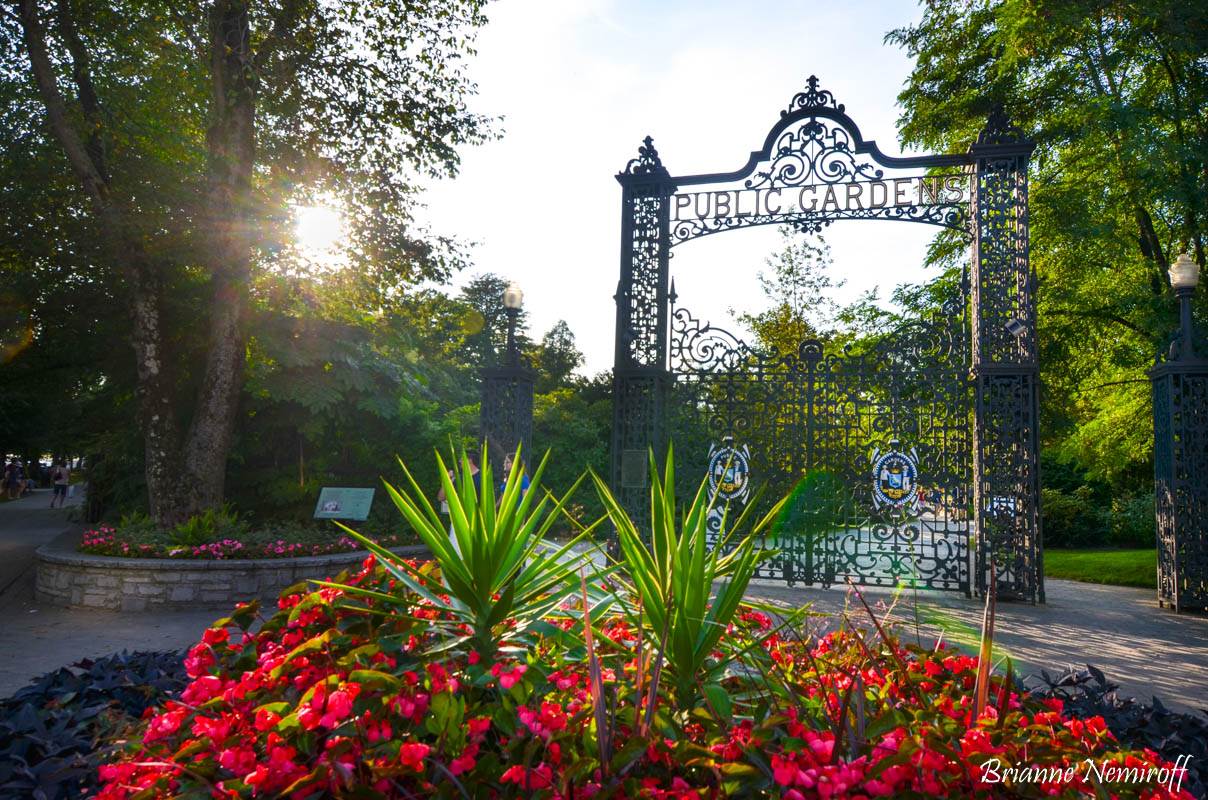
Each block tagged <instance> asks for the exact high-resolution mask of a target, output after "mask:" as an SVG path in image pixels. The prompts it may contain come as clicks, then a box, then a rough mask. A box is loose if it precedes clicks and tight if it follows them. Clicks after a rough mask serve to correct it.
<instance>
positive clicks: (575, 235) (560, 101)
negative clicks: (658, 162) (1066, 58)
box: [420, 0, 938, 375]
mask: <svg viewBox="0 0 1208 800" xmlns="http://www.w3.org/2000/svg"><path fill="white" fill-rule="evenodd" d="M487 15H488V18H489V20H490V22H489V23H488V24H487V26H486V27H485V28H483V29H482V30H481V31H480V32H479V34H478V38H477V50H478V53H477V55H476V56H475V57H474V58H473V59H472V60H471V61H470V63H469V64H468V72H469V75H470V77H471V79H472V80H474V81H475V82H476V83H477V84H478V91H479V93H478V96H477V97H476V98H474V100H473V101H472V103H471V108H472V109H473V110H475V111H477V112H478V113H482V114H486V115H489V116H496V117H498V116H502V117H503V119H502V121H501V122H500V123H499V124H498V127H499V128H500V129H502V131H503V137H502V138H501V139H499V140H498V141H492V142H488V143H486V144H484V145H481V146H478V147H470V148H465V149H463V151H462V163H461V168H460V172H459V175H458V176H457V177H456V178H454V179H444V180H441V181H438V182H435V183H432V184H430V185H429V186H427V187H426V192H425V202H426V205H427V208H426V210H425V211H424V212H423V213H422V214H421V216H420V219H421V220H423V221H425V222H426V223H427V224H429V225H430V226H431V227H432V229H433V230H434V231H435V232H438V233H441V234H446V235H453V236H455V237H457V238H458V239H459V240H461V241H463V242H468V243H473V247H472V248H471V250H470V258H471V260H472V262H473V264H474V266H473V267H472V268H470V269H468V270H466V271H464V272H462V273H459V274H458V275H457V276H456V277H455V278H454V288H453V291H456V289H457V287H460V286H461V285H464V284H465V283H468V282H469V281H470V280H471V279H473V278H474V277H475V276H476V275H479V274H482V273H487V272H491V273H495V274H498V275H501V276H503V277H505V278H507V279H509V280H514V281H515V282H516V283H517V284H519V286H520V287H521V288H522V289H523V290H524V307H525V309H526V310H527V311H528V312H529V319H530V329H531V335H532V336H533V338H535V339H540V337H541V336H542V334H544V333H545V332H546V331H548V330H549V329H550V328H551V327H552V326H553V325H554V324H555V323H556V322H558V320H565V321H566V322H567V324H568V325H569V326H570V329H571V331H572V332H573V333H574V335H575V340H576V344H577V346H578V348H579V349H580V350H581V351H582V352H583V353H584V356H585V363H584V366H583V367H582V368H581V369H580V372H581V373H582V374H584V375H594V374H596V373H598V372H601V371H604V370H607V369H609V368H611V366H612V358H613V336H614V332H615V331H614V328H615V320H616V317H615V313H616V306H615V303H614V301H613V299H612V298H613V295H614V294H615V292H616V288H617V281H618V279H619V276H620V229H621V227H620V226H621V187H620V185H619V184H618V183H617V181H616V178H615V176H616V174H617V173H618V172H620V171H621V170H622V169H623V168H624V167H625V165H626V163H627V162H628V161H629V160H630V159H631V158H634V157H636V156H637V148H638V146H639V145H640V144H641V141H642V139H643V138H644V137H645V136H647V135H650V136H652V137H654V145H655V148H656V149H657V150H658V152H659V155H660V156H661V158H662V161H663V164H664V166H666V167H667V169H668V170H670V172H671V174H672V175H690V174H697V173H712V172H724V171H731V170H736V169H738V168H739V167H741V166H743V165H744V164H745V163H746V161H747V158H748V156H749V154H750V152H751V151H753V150H756V149H758V148H759V147H761V146H762V144H763V141H764V138H765V137H766V136H767V133H768V131H769V130H770V129H771V127H772V126H773V125H774V124H775V123H776V122H777V121H778V119H779V117H780V110H781V109H782V108H785V107H787V106H788V103H789V101H790V100H791V99H792V97H793V95H794V94H796V93H797V92H798V91H800V90H801V89H803V88H804V86H805V84H806V80H807V79H808V78H809V76H810V75H817V76H818V78H819V82H820V88H823V89H828V90H830V91H831V92H833V93H834V95H835V98H836V99H837V100H838V102H840V103H843V104H845V105H846V107H847V113H848V115H849V116H851V117H852V119H853V120H854V121H855V122H856V124H857V125H858V126H859V127H860V130H861V133H862V134H863V136H864V138H866V139H874V140H876V142H877V144H878V145H879V146H880V148H881V150H882V152H884V153H886V154H887V155H899V154H902V152H903V151H902V149H901V148H900V146H899V144H898V140H897V129H896V125H895V123H896V120H897V117H898V116H899V114H900V109H899V108H898V107H897V101H896V98H897V94H898V92H899V91H901V89H902V87H903V85H904V82H905V81H906V79H907V77H908V76H909V74H910V69H911V61H910V59H909V58H908V57H907V56H906V54H905V52H904V51H903V50H901V49H899V48H898V47H896V46H893V45H888V44H884V43H883V38H884V35H885V33H886V32H888V31H889V30H891V29H893V28H896V27H900V26H903V25H906V24H909V23H911V22H915V21H917V20H918V19H919V18H920V17H921V15H922V9H921V8H920V7H919V6H918V5H916V4H915V3H913V2H909V1H908V0H884V1H883V2H844V0H838V2H835V1H833V0H832V2H829V3H818V2H787V1H784V2H771V1H769V2H759V1H758V0H747V2H744V3H741V4H740V3H736V2H730V3H726V2H712V1H711V0H696V2H678V1H676V2H670V1H669V2H658V1H655V0H645V1H644V2H642V1H639V0H498V1H497V2H494V3H492V4H491V5H489V6H488V9H487ZM937 230H938V229H936V228H933V227H931V226H928V225H917V224H906V223H901V222H885V221H879V222H878V221H867V220H859V221H846V222H839V223H837V224H835V225H832V226H830V227H829V228H828V229H826V231H825V232H824V234H823V235H824V237H825V238H826V240H827V242H828V243H829V244H830V245H831V250H832V256H833V257H834V267H833V268H832V276H833V277H834V278H835V279H837V280H846V281H847V284H846V285H845V286H844V287H843V288H842V289H840V290H837V292H836V295H835V297H834V298H833V299H835V300H836V301H838V302H840V303H844V302H850V301H852V300H855V299H856V298H857V296H858V295H860V294H861V293H863V292H864V291H866V290H868V289H872V288H874V287H880V297H882V298H886V297H888V296H889V295H890V293H891V292H892V290H893V288H894V287H895V286H896V285H898V284H900V283H902V282H917V281H920V280H923V279H924V278H925V277H927V273H926V270H924V268H923V267H922V261H923V256H924V253H925V250H926V246H927V243H928V242H929V241H930V240H931V238H932V237H933V236H934V235H935V232H936V231H937ZM779 248H780V240H779V236H778V234H777V231H776V228H775V227H774V226H765V227H761V228H751V229H747V230H739V231H733V232H727V233H724V234H718V235H713V236H707V237H703V238H701V239H698V240H694V241H691V242H688V243H685V244H683V245H680V246H678V247H676V248H675V249H674V250H673V251H672V252H673V258H672V261H671V275H672V277H673V279H674V280H675V284H676V290H677V292H678V294H679V301H678V303H677V305H678V306H683V307H686V308H688V309H690V310H691V311H692V313H693V315H694V316H696V317H698V318H702V319H708V320H710V321H712V322H713V323H714V324H721V325H722V326H723V327H729V328H730V329H731V330H735V331H736V332H737V331H740V330H741V326H740V325H738V324H737V323H735V322H734V319H733V318H734V316H735V315H736V314H741V313H743V312H757V311H759V310H761V309H763V308H766V307H768V305H770V303H769V301H768V300H767V298H766V297H765V296H764V294H763V291H762V289H761V288H760V284H759V281H758V277H757V276H758V273H759V271H760V270H761V269H765V268H766V265H765V259H767V258H768V257H769V256H770V255H772V254H773V253H774V252H775V251H777V250H778V249H779ZM731 311H733V312H734V314H732V313H731Z"/></svg>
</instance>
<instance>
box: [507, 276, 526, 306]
mask: <svg viewBox="0 0 1208 800" xmlns="http://www.w3.org/2000/svg"><path fill="white" fill-rule="evenodd" d="M522 305H524V292H522V291H520V287H519V286H517V285H516V282H515V281H512V282H511V283H510V284H508V288H506V289H504V290H503V306H504V308H510V309H512V310H514V311H517V310H519V309H520V307H521V306H522Z"/></svg>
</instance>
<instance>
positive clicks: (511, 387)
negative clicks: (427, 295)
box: [479, 282, 535, 469]
mask: <svg viewBox="0 0 1208 800" xmlns="http://www.w3.org/2000/svg"><path fill="white" fill-rule="evenodd" d="M523 305H524V292H523V291H521V290H520V287H519V286H517V285H516V284H515V282H513V283H510V284H509V285H508V287H507V289H505V290H504V292H503V309H504V311H505V312H507V315H508V340H507V350H506V352H505V353H504V356H503V363H502V364H501V365H500V366H494V367H483V369H482V405H481V412H480V417H479V422H480V430H481V436H482V440H483V442H484V443H485V445H486V452H484V453H483V454H482V457H483V458H484V459H490V460H491V466H492V467H494V468H496V469H499V468H500V467H501V466H502V463H503V456H504V455H505V454H507V453H512V452H515V450H516V449H517V448H520V449H521V450H522V455H523V456H524V457H527V456H528V453H529V450H530V448H531V446H532V439H533V382H534V378H535V376H534V374H533V371H532V370H531V369H529V368H528V367H527V366H525V365H524V364H522V363H521V360H520V353H519V351H518V349H517V347H516V320H517V318H518V317H519V316H520V309H521V308H522V307H523Z"/></svg>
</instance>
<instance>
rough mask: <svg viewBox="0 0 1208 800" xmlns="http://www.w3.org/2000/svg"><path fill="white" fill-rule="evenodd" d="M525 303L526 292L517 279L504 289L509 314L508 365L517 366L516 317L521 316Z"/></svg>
mask: <svg viewBox="0 0 1208 800" xmlns="http://www.w3.org/2000/svg"><path fill="white" fill-rule="evenodd" d="M523 305H524V292H522V291H521V290H520V287H519V286H517V285H516V282H515V281H512V282H511V283H509V284H508V288H506V289H504V290H503V308H504V310H505V311H506V312H507V315H508V352H507V364H508V366H511V367H514V366H516V362H517V356H516V317H518V316H520V307H521V306H523Z"/></svg>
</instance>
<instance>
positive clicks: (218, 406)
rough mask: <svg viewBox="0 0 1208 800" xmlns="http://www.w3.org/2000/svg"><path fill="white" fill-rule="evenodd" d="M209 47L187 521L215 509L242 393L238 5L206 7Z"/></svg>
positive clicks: (249, 124)
mask: <svg viewBox="0 0 1208 800" xmlns="http://www.w3.org/2000/svg"><path fill="white" fill-rule="evenodd" d="M210 41H211V74H212V77H213V104H214V105H213V108H214V120H213V124H212V125H211V126H210V129H209V130H208V131H207V133H206V143H207V146H208V148H209V156H210V174H209V195H208V197H207V209H206V215H205V218H206V223H205V224H206V226H207V228H208V234H209V235H208V237H207V239H208V241H209V245H210V250H209V252H208V254H207V255H208V260H209V264H210V281H211V297H212V303H211V309H210V336H209V348H208V352H207V356H206V367H205V375H204V376H203V378H202V384H201V391H200V393H199V396H198V406H197V411H196V412H195V414H194V417H193V422H192V425H191V426H190V427H189V434H188V437H187V440H186V443H185V452H184V457H185V465H186V469H187V471H188V474H189V476H190V483H189V487H190V492H189V496H188V498H187V500H188V505H189V509H188V511H189V512H190V513H195V512H196V511H198V510H201V509H206V508H214V507H217V506H219V505H221V504H222V500H223V488H224V480H225V476H226V461H227V453H228V452H229V451H230V446H231V436H232V433H233V431H234V427H235V420H236V414H237V412H238V406H239V395H240V391H241V390H242V387H243V367H244V361H245V358H246V350H247V331H246V328H247V314H248V283H249V281H250V279H251V262H252V243H251V237H250V235H249V233H250V231H249V224H250V221H251V220H252V219H254V218H255V215H254V212H253V208H252V205H253V203H252V171H253V167H254V163H255V128H254V125H255V109H256V105H255V102H256V96H255V78H254V73H253V70H252V53H251V44H250V42H251V31H250V25H249V20H248V3H247V2H246V0H217V2H215V3H214V6H213V8H212V9H211V40H210Z"/></svg>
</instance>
